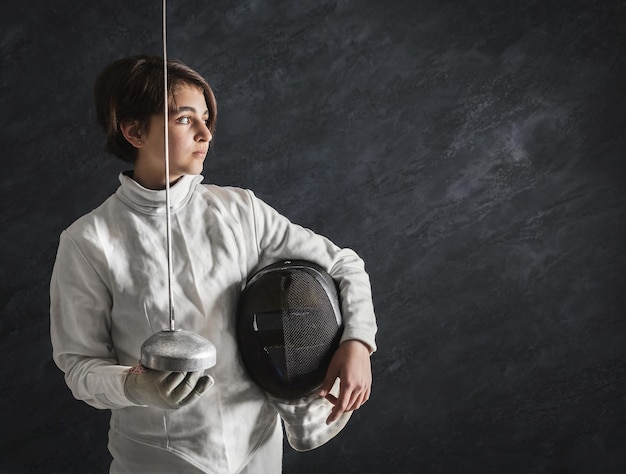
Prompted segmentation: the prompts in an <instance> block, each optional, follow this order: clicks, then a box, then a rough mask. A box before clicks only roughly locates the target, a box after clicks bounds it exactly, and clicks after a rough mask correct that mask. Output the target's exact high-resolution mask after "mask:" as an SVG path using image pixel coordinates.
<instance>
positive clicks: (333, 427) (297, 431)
mask: <svg viewBox="0 0 626 474" xmlns="http://www.w3.org/2000/svg"><path fill="white" fill-rule="evenodd" d="M337 382H338V381H336V382H335V385H334V386H333V388H332V390H331V393H338V389H339V384H338V383H337ZM267 398H268V399H269V401H270V403H271V405H272V406H273V407H274V409H275V410H276V411H277V412H278V414H279V415H280V417H281V419H282V420H283V424H284V426H285V433H286V434H287V441H288V442H289V445H290V446H291V447H292V448H293V449H295V450H296V451H310V450H311V449H315V448H317V447H319V446H321V445H323V444H324V443H326V442H328V441H330V440H331V439H332V438H333V437H335V436H336V435H337V433H339V432H340V431H341V430H342V429H343V428H344V426H346V424H347V423H348V420H349V419H350V416H351V415H352V412H346V413H342V414H341V415H340V416H339V418H338V419H337V420H336V421H334V422H333V423H331V424H330V425H327V424H326V419H327V418H328V415H329V414H330V411H331V410H332V408H333V405H332V403H330V402H329V401H328V400H326V399H325V398H320V397H319V396H318V395H317V394H313V395H310V396H308V397H304V398H298V399H296V400H282V399H279V398H276V397H274V396H273V395H270V394H267Z"/></svg>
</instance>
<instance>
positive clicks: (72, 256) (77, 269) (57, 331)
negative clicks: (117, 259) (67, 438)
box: [50, 232, 133, 409]
mask: <svg viewBox="0 0 626 474" xmlns="http://www.w3.org/2000/svg"><path fill="white" fill-rule="evenodd" d="M105 278H106V276H103V275H100V274H99V273H98V272H97V271H96V270H95V268H94V266H93V264H92V263H91V262H90V261H89V260H88V259H87V258H86V257H85V255H84V254H83V252H82V251H81V250H80V249H79V247H78V246H77V244H76V242H75V241H74V240H73V239H72V238H71V237H70V235H69V234H68V233H67V232H63V234H61V238H60V241H59V249H58V251H57V257H56V261H55V265H54V269H53V272H52V279H51V282H50V336H51V340H52V349H53V352H52V356H53V359H54V361H55V363H56V364H57V366H58V367H59V368H60V369H61V370H62V371H63V372H64V373H65V381H66V383H67V385H68V387H69V388H70V389H71V390H72V394H73V395H74V397H75V398H77V399H78V400H83V401H84V402H86V403H87V404H89V405H91V406H93V407H95V408H100V409H105V408H120V407H124V406H131V405H133V403H132V402H130V401H129V400H128V398H127V397H126V396H125V394H124V381H125V378H126V375H127V373H128V370H129V368H130V367H126V366H120V365H119V364H118V361H117V357H116V354H115V350H114V347H113V342H112V341H111V337H110V331H109V330H110V325H111V305H112V300H111V295H110V292H109V290H108V287H107V284H106V283H105Z"/></svg>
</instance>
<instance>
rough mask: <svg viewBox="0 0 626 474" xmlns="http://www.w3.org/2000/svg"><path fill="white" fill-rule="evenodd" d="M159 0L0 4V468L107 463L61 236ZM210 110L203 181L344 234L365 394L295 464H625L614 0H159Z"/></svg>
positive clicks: (78, 206)
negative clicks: (365, 364) (60, 283)
mask: <svg viewBox="0 0 626 474" xmlns="http://www.w3.org/2000/svg"><path fill="white" fill-rule="evenodd" d="M160 15H161V10H160V2H157V1H147V0H142V1H133V2H128V1H122V0H116V1H106V2H104V1H103V2H77V1H67V0H55V1H48V0H23V1H20V2H17V1H14V2H4V4H3V10H2V13H1V14H0V35H1V36H0V37H1V40H0V62H1V68H2V69H1V82H0V88H1V92H0V95H1V97H0V101H1V102H0V120H1V126H0V133H1V134H2V139H1V142H0V143H1V146H2V150H1V152H0V153H1V164H2V172H0V183H1V195H0V196H1V203H2V204H1V206H2V208H1V209H2V212H1V221H0V251H1V252H0V254H1V256H2V257H1V258H2V264H1V271H0V292H1V293H0V311H1V319H0V349H1V354H2V362H1V372H0V401H1V408H0V436H1V439H0V472H3V473H31V472H37V473H91V472H94V473H104V472H107V469H108V463H109V457H108V453H107V450H106V429H107V421H108V413H107V412H100V411H97V410H95V409H92V408H90V407H88V406H87V405H85V404H83V403H80V402H77V401H75V400H74V399H73V398H72V396H71V394H70V392H69V390H68V389H67V388H66V387H65V385H64V382H63V378H62V374H61V372H59V371H58V369H57V368H56V367H55V366H54V364H53V363H52V361H51V357H50V352H51V348H50V342H49V335H48V282H49V277H50V272H51V267H52V264H53V260H54V256H55V251H56V246H57V241H58V235H59V233H60V232H61V230H62V229H63V228H65V227H66V226H68V225H69V224H70V223H71V222H72V221H73V220H74V219H75V218H77V217H78V216H80V215H82V214H84V213H86V212H88V211H89V210H91V209H92V208H93V207H95V206H97V205H98V204H99V203H100V202H101V201H103V200H104V199H105V198H106V197H107V196H108V195H109V194H111V193H112V192H113V191H114V190H115V189H116V187H117V184H118V182H117V174H118V172H119V171H120V170H121V169H123V168H124V165H123V164H122V163H121V162H119V163H118V162H116V161H115V160H114V159H113V158H111V157H109V156H107V155H106V154H105V153H104V152H103V151H102V145H103V139H102V135H101V133H100V131H99V130H98V129H97V128H96V125H95V121H94V119H93V105H92V100H91V88H92V84H93V81H94V79H95V76H96V74H97V73H98V72H99V71H100V70H101V68H103V67H104V66H105V65H106V64H108V63H109V62H111V61H112V60H114V59H117V58H119V57H122V56H125V55H129V54H135V53H155V54H160V52H161V45H160V44H161V43H160V41H161V33H160V27H161V16H160ZM169 16H170V17H169V35H168V43H169V48H168V51H169V54H170V56H171V57H178V58H180V59H182V60H184V61H185V62H187V63H188V64H190V65H191V66H192V67H194V68H195V69H197V70H199V71H200V72H201V73H203V74H204V75H205V76H206V77H207V79H208V80H209V82H210V83H211V84H212V85H213V86H214V89H215V92H216V95H217V98H218V104H219V107H220V112H219V120H218V130H217V134H216V136H215V149H214V152H213V153H212V154H210V155H209V158H208V161H207V164H206V167H205V176H206V178H207V181H211V182H214V183H218V184H233V185H238V186H242V187H250V188H252V189H254V190H255V191H256V192H257V194H258V195H259V196H261V197H262V198H264V199H265V200H266V201H268V202H269V203H270V204H272V205H273V206H274V207H276V208H277V209H279V210H280V211H281V212H283V213H284V214H286V215H287V216H289V217H290V218H291V219H292V220H294V221H296V222H298V223H301V224H303V225H305V226H309V227H312V228H313V229H314V230H316V231H318V232H320V233H323V234H326V235H328V236H329V237H331V238H332V239H333V240H335V241H336V242H337V243H338V244H341V245H344V246H349V247H352V248H354V249H355V250H357V251H358V252H359V253H360V254H361V255H362V256H363V257H364V259H365V260H366V262H367V266H368V270H369V272H370V274H371V278H372V284H373V290H374V298H375V304H376V309H377V315H378V319H379V326H380V331H379V337H378V342H379V345H380V350H379V352H378V353H377V354H375V356H374V357H373V368H374V377H375V383H374V391H373V395H372V399H371V400H370V401H369V403H368V404H366V405H365V406H364V407H363V408H362V409H361V410H360V411H358V412H357V413H356V414H355V415H354V417H353V419H352V421H351V423H350V424H349V426H348V427H347V428H346V429H345V430H344V431H343V432H342V433H341V434H340V435H339V436H338V437H337V438H335V439H334V440H333V441H332V442H330V443H329V444H328V445H326V446H324V447H323V448H320V449H318V450H316V451H314V452H311V453H305V454H297V453H295V452H293V451H291V450H287V451H286V453H285V472H287V473H320V472H329V473H330V472H365V473H396V472H398V473H404V472H423V473H461V472H471V473H473V472H477V473H478V472H480V473H570V472H575V473H618V472H619V473H623V472H626V450H625V447H626V346H625V342H626V296H625V294H626V291H625V290H626V253H625V247H626V244H625V242H626V190H625V189H624V186H625V184H626V163H625V161H624V160H625V159H626V156H625V152H626V138H625V131H626V128H625V126H626V112H625V107H626V94H625V85H626V59H625V57H624V54H625V53H626V48H625V37H626V2H624V1H617V0H603V1H586V2H583V1H576V0H572V1H549V0H528V1H510V0H492V1H487V0H484V1H483V0H473V1H472V0H468V1H460V0H459V1H446V0H444V1H430V0H426V1H401V0H394V1H390V2H384V1H376V0H360V1H358V0H352V1H347V0H346V1H313V0H307V1H298V2H292V1H289V0H282V1H274V2H270V1H260V0H259V1H242V0H237V1H226V0H222V1H211V2H208V1H200V0H176V1H170V8H169Z"/></svg>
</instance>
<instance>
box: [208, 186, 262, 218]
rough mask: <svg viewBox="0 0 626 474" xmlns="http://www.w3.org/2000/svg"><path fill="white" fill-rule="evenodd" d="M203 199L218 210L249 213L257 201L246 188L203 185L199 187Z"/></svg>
mask: <svg viewBox="0 0 626 474" xmlns="http://www.w3.org/2000/svg"><path fill="white" fill-rule="evenodd" d="M198 189H199V192H200V193H201V195H202V196H203V199H204V200H205V201H206V202H207V203H208V204H209V205H211V206H212V207H214V208H216V209H217V210H223V211H229V212H231V213H232V212H237V213H240V212H247V211H249V210H251V209H252V207H253V205H254V202H255V201H256V200H257V198H256V197H255V195H254V193H253V192H252V191H251V190H249V189H245V188H238V187H235V186H218V185H215V184H203V185H200V186H198Z"/></svg>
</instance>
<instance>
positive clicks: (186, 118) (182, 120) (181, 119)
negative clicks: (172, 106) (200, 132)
mask: <svg viewBox="0 0 626 474" xmlns="http://www.w3.org/2000/svg"><path fill="white" fill-rule="evenodd" d="M176 122H177V123H180V124H182V125H191V122H192V120H191V117H190V116H189V115H183V116H182V117H178V118H177V119H176Z"/></svg>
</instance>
